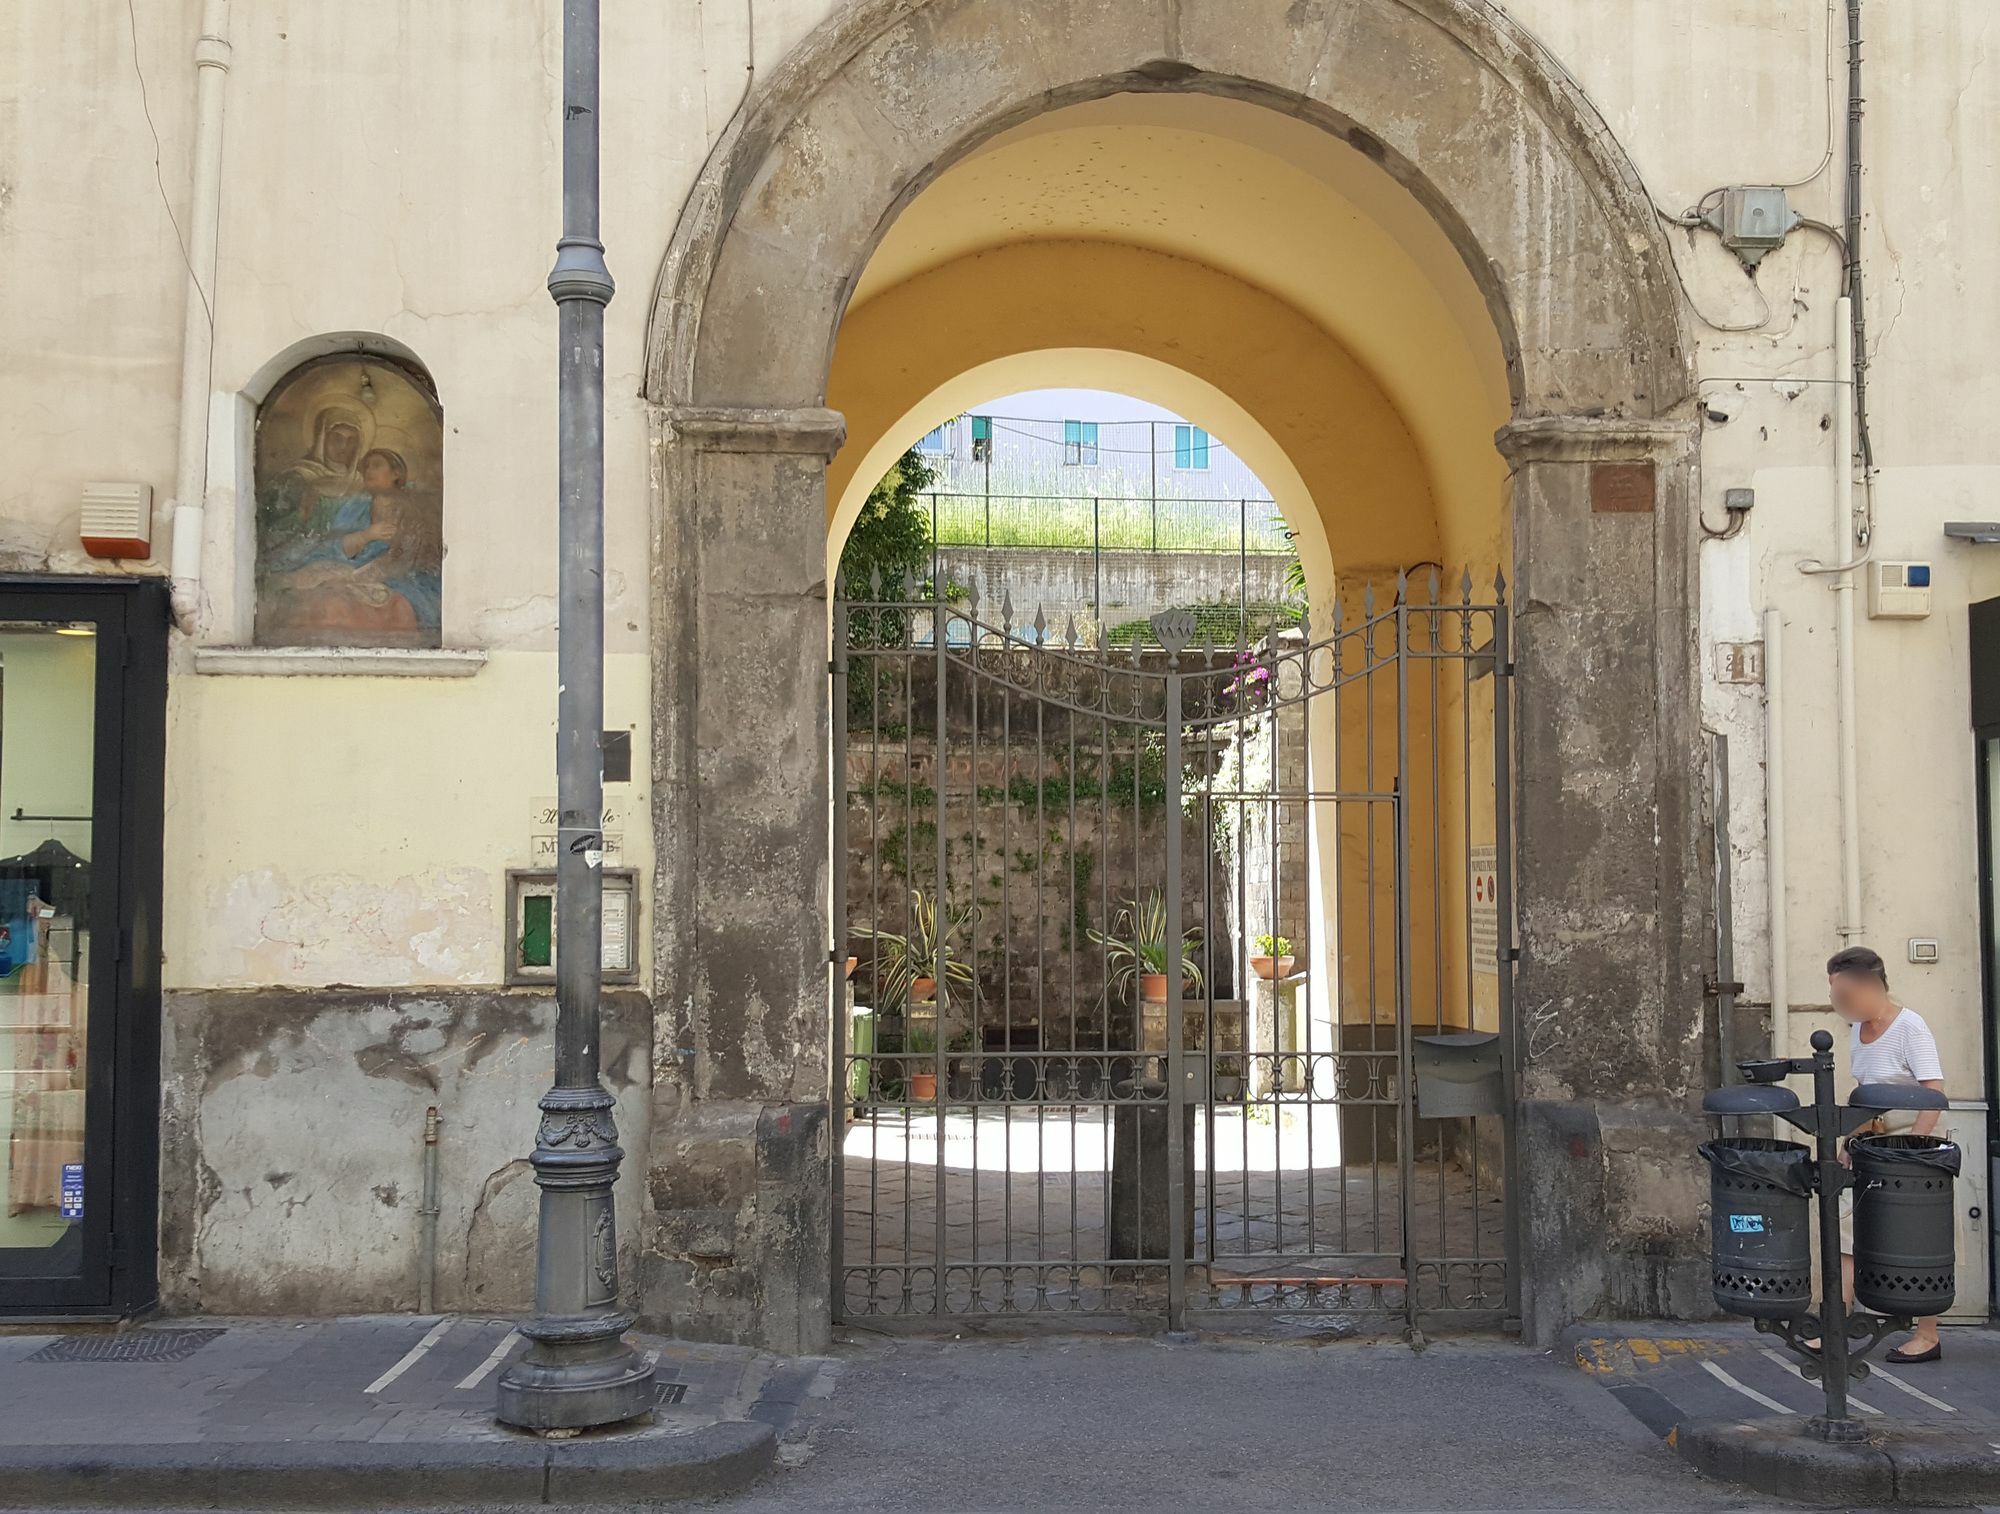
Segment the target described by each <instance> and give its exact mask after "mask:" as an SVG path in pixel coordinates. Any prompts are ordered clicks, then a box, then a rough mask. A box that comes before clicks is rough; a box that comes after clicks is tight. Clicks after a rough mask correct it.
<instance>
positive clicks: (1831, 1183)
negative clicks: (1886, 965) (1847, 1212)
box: [1806, 1030, 1868, 1441]
mask: <svg viewBox="0 0 2000 1514" xmlns="http://www.w3.org/2000/svg"><path fill="white" fill-rule="evenodd" d="M1812 1047H1813V1055H1812V1075H1813V1123H1814V1125H1815V1126H1816V1127H1817V1128H1816V1129H1815V1131H1814V1136H1815V1138H1816V1139H1817V1141H1818V1143H1819V1291H1820V1300H1821V1302H1820V1321H1819V1351H1820V1386H1821V1388H1822V1389H1824V1390H1825V1393H1826V1413H1824V1414H1821V1415H1815V1416H1814V1417H1813V1418H1812V1419H1810V1420H1808V1421H1807V1422H1806V1430H1807V1432H1808V1433H1809V1434H1811V1435H1814V1436H1817V1437H1818V1438H1819V1439H1821V1440H1826V1441H1855V1440H1865V1439H1866V1438H1867V1434H1868V1432H1867V1430H1866V1429H1865V1428H1864V1427H1863V1426H1862V1423H1861V1421H1860V1420H1858V1419H1856V1418H1855V1417H1854V1415H1853V1414H1852V1413H1851V1412H1850V1411H1849V1409H1848V1407H1847V1292H1846V1289H1845V1288H1844V1287H1843V1286H1842V1278H1841V1265H1840V1195H1841V1191H1842V1190H1843V1189H1844V1188H1846V1186H1847V1184H1848V1182H1849V1173H1848V1170H1847V1169H1846V1168H1845V1167H1843V1166H1842V1165H1841V1162H1840V1138H1841V1136H1842V1134H1843V1133H1844V1132H1843V1131H1842V1129H1841V1126H1842V1123H1843V1121H1842V1118H1841V1109H1840V1106H1839V1104H1837V1103H1836V1102H1835V1101H1834V1096H1833V1036H1832V1035H1831V1034H1830V1033H1828V1032H1827V1031H1824V1030H1816V1031H1814V1032H1813V1038H1812Z"/></svg>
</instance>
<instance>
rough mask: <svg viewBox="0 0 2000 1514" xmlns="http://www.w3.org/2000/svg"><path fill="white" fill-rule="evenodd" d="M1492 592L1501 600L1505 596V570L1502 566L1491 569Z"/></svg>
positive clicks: (1503, 599)
mask: <svg viewBox="0 0 2000 1514" xmlns="http://www.w3.org/2000/svg"><path fill="white" fill-rule="evenodd" d="M1493 593H1494V597H1495V598H1497V599H1499V600H1501V601H1502V602H1504V601H1505V600H1506V598H1507V570H1506V569H1504V568H1495V569H1494V570H1493Z"/></svg>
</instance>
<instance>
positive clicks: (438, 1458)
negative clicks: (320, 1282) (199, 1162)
mask: <svg viewBox="0 0 2000 1514" xmlns="http://www.w3.org/2000/svg"><path fill="white" fill-rule="evenodd" d="M777 1451H778V1442H777V1432H776V1431H775V1430H773V1429H772V1427H771V1426H769V1425H766V1424H760V1423H756V1422H753V1421H749V1420H724V1421H721V1422H720V1423H710V1424H705V1425H701V1426H699V1427H697V1428H693V1429H679V1428H665V1429H653V1430H645V1431H640V1432H638V1433H636V1434H630V1435H623V1436H616V1437H613V1436H604V1437H582V1436H580V1437H578V1438H576V1439H574V1440H564V1441H547V1442H544V1441H538V1440H533V1439H530V1438H528V1437H525V1436H524V1437H522V1438H520V1439H518V1440H517V1439H504V1440H499V1439H496V1440H465V1441H410V1442H402V1443H395V1442H388V1443H378V1442H373V1441H359V1442H354V1441H350V1442H345V1443H343V1442H339V1441H317V1442H315V1441H281V1442H244V1441H238V1442H233V1443H229V1444H217V1443H214V1442H206V1443H200V1444H186V1443H181V1444H166V1445H113V1446H7V1447H0V1507H4V1508H35V1507H40V1508H134V1507H147V1506H160V1507H166V1508H177V1507H178V1508H185V1507H201V1508H223V1509H381V1508H398V1507H402V1508H408V1507H418V1508H421V1507H425V1506H429V1505H438V1504H453V1503H494V1504H577V1503H619V1502H629V1501H632V1500H634V1499H641V1498H643V1499H644V1500H645V1501H646V1502H648V1503H659V1502H666V1501H669V1500H674V1499H684V1498H708V1497H713V1496H715V1495H717V1494H722V1493H737V1492H741V1491H742V1490H743V1489H745V1488H748V1487H749V1486H751V1484H753V1483H755V1482H756V1481H757V1480H758V1479H760V1478H761V1477H762V1476H763V1475H764V1474H765V1473H766V1472H768V1471H769V1470H770V1469H771V1467H772V1466H773V1465H774V1464H775V1463H776V1461H777Z"/></svg>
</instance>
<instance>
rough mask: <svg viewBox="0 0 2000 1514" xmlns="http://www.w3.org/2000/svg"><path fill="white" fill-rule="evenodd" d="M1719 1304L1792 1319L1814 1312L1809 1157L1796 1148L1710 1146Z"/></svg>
mask: <svg viewBox="0 0 2000 1514" xmlns="http://www.w3.org/2000/svg"><path fill="white" fill-rule="evenodd" d="M1700 1151H1701V1154H1702V1155H1703V1156H1704V1157H1706V1158H1707V1159H1708V1169H1709V1201H1710V1206H1711V1211H1712V1227H1713V1231H1714V1239H1713V1242H1712V1247H1713V1259H1714V1269H1713V1276H1714V1284H1715V1302H1716V1304H1717V1305H1718V1306H1720V1307H1721V1308H1722V1309H1725V1310H1727V1311H1728V1312H1729V1313H1731V1314H1743V1315H1748V1316H1750V1317H1751V1318H1753V1319H1787V1318H1790V1317H1791V1316H1793V1315H1798V1314H1804V1313H1805V1312H1806V1311H1807V1310H1808V1309H1810V1308H1811V1307H1812V1205H1811V1203H1810V1195H1811V1193H1812V1187H1813V1182H1812V1153H1811V1152H1809V1151H1808V1150H1807V1149H1806V1148H1805V1147H1804V1146H1801V1145H1799V1144H1798V1143H1797V1142H1796V1141H1767V1140H1763V1139H1760V1138H1757V1137H1753V1136H1737V1137H1733V1138H1731V1139H1729V1140H1718V1141H1709V1142H1707V1143H1705V1144H1704V1145H1703V1146H1702V1147H1701V1148H1700Z"/></svg>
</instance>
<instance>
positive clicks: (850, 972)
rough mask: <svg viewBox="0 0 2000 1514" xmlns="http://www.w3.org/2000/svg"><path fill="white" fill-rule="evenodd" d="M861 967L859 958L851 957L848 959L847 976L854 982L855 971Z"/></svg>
mask: <svg viewBox="0 0 2000 1514" xmlns="http://www.w3.org/2000/svg"><path fill="white" fill-rule="evenodd" d="M860 965H861V959H860V958H859V957H849V958H848V959H847V976H848V978H849V979H850V980H852V979H853V977H854V969H855V968H857V967H859V966H860Z"/></svg>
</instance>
